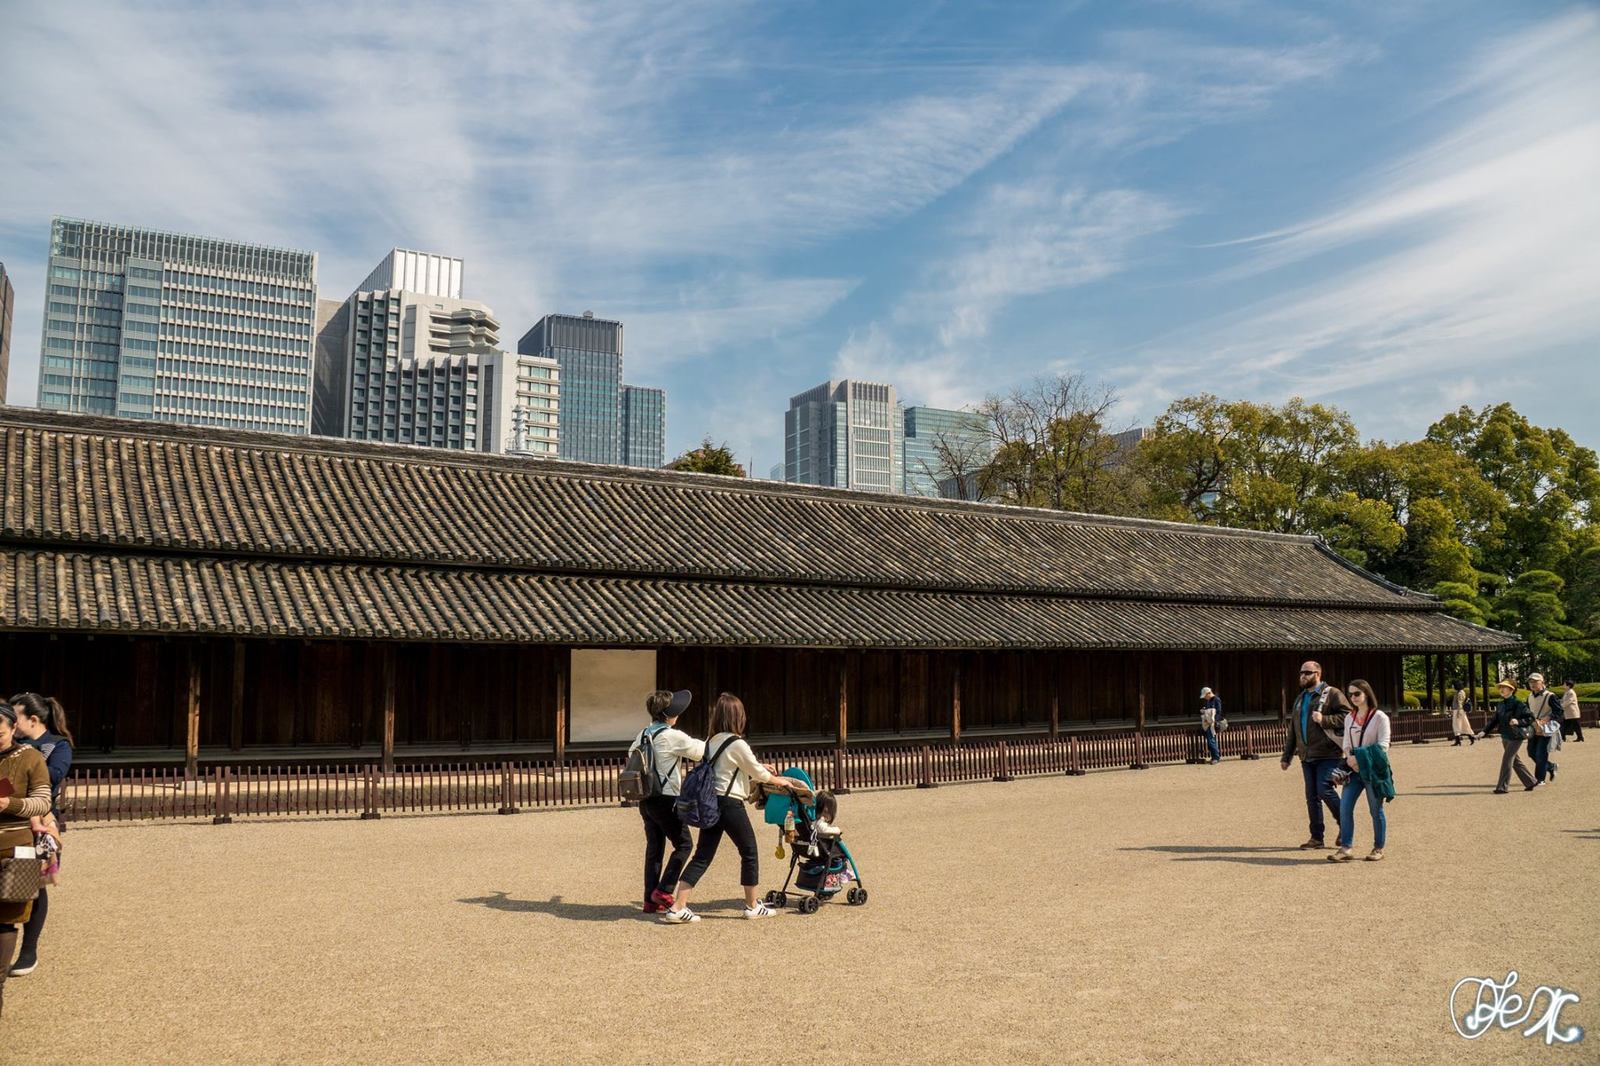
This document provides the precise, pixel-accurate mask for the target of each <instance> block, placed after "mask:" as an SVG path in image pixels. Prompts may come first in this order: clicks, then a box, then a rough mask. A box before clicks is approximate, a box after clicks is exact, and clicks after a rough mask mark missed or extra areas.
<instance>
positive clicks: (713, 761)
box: [708, 733, 739, 797]
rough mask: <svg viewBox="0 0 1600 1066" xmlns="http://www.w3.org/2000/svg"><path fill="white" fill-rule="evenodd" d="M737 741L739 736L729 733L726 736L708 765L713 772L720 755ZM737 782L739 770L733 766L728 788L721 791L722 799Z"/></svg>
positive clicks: (730, 791) (731, 790)
mask: <svg viewBox="0 0 1600 1066" xmlns="http://www.w3.org/2000/svg"><path fill="white" fill-rule="evenodd" d="M738 739H739V734H737V733H730V734H728V739H727V740H724V741H723V742H722V744H721V746H720V747H718V748H717V753H716V754H715V755H713V756H711V761H710V763H709V764H708V765H710V766H711V767H712V769H713V772H714V771H715V769H716V765H717V760H718V759H720V758H722V753H723V752H725V751H727V750H728V747H729V746H730V745H731V744H732V743H733V742H734V741H736V740H738ZM737 780H739V768H738V767H737V766H735V767H734V768H733V773H731V774H729V775H728V787H727V788H725V789H723V790H722V794H723V796H724V797H726V796H728V795H729V794H731V793H732V792H733V783H734V782H735V781H737Z"/></svg>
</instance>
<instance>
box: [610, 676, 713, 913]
mask: <svg viewBox="0 0 1600 1066" xmlns="http://www.w3.org/2000/svg"><path fill="white" fill-rule="evenodd" d="M693 698H694V697H693V695H692V694H691V693H690V692H689V690H688V689H681V690H679V691H677V692H667V691H665V690H662V691H658V692H652V693H650V695H649V696H648V697H647V698H646V699H645V701H644V706H645V710H646V711H648V712H650V724H649V725H648V726H646V727H645V729H644V731H643V732H642V733H640V734H639V735H638V736H637V737H636V738H634V741H633V746H632V747H630V748H629V749H628V755H629V756H630V757H631V756H632V755H633V753H634V752H636V751H639V750H641V749H642V748H644V747H645V745H647V744H648V745H649V751H648V752H647V754H648V755H649V758H648V759H646V760H645V761H644V771H645V772H646V773H649V774H653V775H655V778H656V783H657V785H658V786H659V787H658V789H657V791H656V793H655V794H654V795H652V796H646V797H645V798H644V799H642V800H640V801H639V817H640V818H641V819H643V820H644V912H645V913H646V914H655V913H656V912H658V911H669V910H671V909H672V902H673V900H672V894H671V889H672V886H673V885H676V884H677V883H678V876H679V875H680V874H681V873H683V867H684V864H685V863H687V862H688V861H689V855H690V853H691V852H692V851H693V850H694V839H693V838H692V837H690V836H689V827H688V826H686V825H684V824H683V821H682V820H681V819H680V818H679V817H678V812H677V811H676V810H675V809H674V807H673V805H674V804H675V803H677V802H678V790H679V789H680V788H681V787H682V786H683V760H685V759H689V760H691V761H693V762H699V761H700V760H701V759H704V758H705V757H706V743H705V741H703V740H696V739H694V738H693V737H691V736H690V735H689V734H688V733H685V732H684V731H683V730H681V729H679V728H678V718H679V716H681V715H682V714H683V712H684V711H686V710H688V709H689V701H690V700H692V699H693ZM668 843H671V845H672V854H671V856H666V851H667V844H668ZM664 856H665V857H666V865H665V866H664V867H663V866H662V864H661V860H662V858H663V857H664ZM663 885H665V886H666V888H667V891H662V887H661V886H663Z"/></svg>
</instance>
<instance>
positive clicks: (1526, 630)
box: [1494, 570, 1582, 672]
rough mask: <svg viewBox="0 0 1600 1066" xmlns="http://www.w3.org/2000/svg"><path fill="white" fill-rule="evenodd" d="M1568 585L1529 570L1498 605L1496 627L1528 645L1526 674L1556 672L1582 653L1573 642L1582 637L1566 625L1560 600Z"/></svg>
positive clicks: (1542, 573)
mask: <svg viewBox="0 0 1600 1066" xmlns="http://www.w3.org/2000/svg"><path fill="white" fill-rule="evenodd" d="M1565 584H1566V583H1565V582H1564V581H1562V580H1561V577H1560V575H1558V574H1553V573H1551V572H1550V571H1549V570H1528V571H1525V572H1524V573H1521V574H1518V575H1517V577H1516V580H1514V581H1512V582H1511V584H1510V585H1508V586H1507V587H1506V590H1505V592H1503V593H1502V594H1501V595H1500V598H1499V602H1498V603H1497V604H1495V612H1494V620H1495V622H1496V624H1497V625H1499V627H1500V628H1502V629H1506V630H1509V631H1511V632H1513V633H1516V634H1517V635H1519V636H1520V637H1521V638H1522V639H1523V640H1524V641H1526V642H1527V648H1526V651H1525V653H1524V666H1525V668H1526V669H1527V670H1542V671H1550V672H1556V670H1557V669H1558V668H1560V667H1564V666H1565V665H1566V664H1567V663H1568V662H1570V661H1571V660H1573V659H1575V658H1577V656H1578V655H1579V653H1580V649H1579V648H1578V647H1576V646H1574V643H1573V642H1574V641H1576V640H1578V638H1580V637H1581V636H1582V634H1581V633H1579V631H1578V630H1576V629H1574V628H1573V627H1572V626H1569V625H1567V624H1566V618H1567V611H1566V607H1565V606H1564V605H1563V604H1562V600H1561V593H1562V590H1563V588H1564V586H1565Z"/></svg>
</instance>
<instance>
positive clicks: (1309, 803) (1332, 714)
mask: <svg viewBox="0 0 1600 1066" xmlns="http://www.w3.org/2000/svg"><path fill="white" fill-rule="evenodd" d="M1349 709H1350V704H1349V701H1347V700H1346V699H1345V698H1344V696H1343V694H1341V693H1340V691H1339V690H1338V689H1337V688H1335V687H1334V686H1332V685H1329V684H1327V683H1325V682H1324V681H1323V680H1322V664H1321V663H1319V662H1314V661H1307V662H1303V663H1301V664H1300V695H1299V696H1298V697H1297V698H1296V699H1295V701H1294V705H1293V706H1292V707H1291V708H1290V713H1289V728H1288V730H1287V732H1288V737H1287V741H1286V742H1285V744H1284V746H1283V758H1282V759H1280V760H1279V761H1278V769H1280V770H1288V769H1289V763H1290V761H1291V760H1292V759H1293V758H1294V756H1296V755H1298V756H1300V772H1301V774H1302V775H1303V776H1304V778H1305V786H1306V815H1307V818H1308V820H1309V821H1310V823H1311V836H1310V837H1309V838H1307V840H1306V842H1305V843H1304V844H1301V845H1300V848H1301V850H1303V851H1309V850H1313V849H1316V848H1324V847H1327V845H1326V844H1325V843H1323V839H1324V837H1325V835H1326V825H1325V822H1324V820H1323V815H1322V809H1323V808H1324V807H1326V808H1327V809H1328V810H1329V811H1330V812H1331V813H1332V814H1333V818H1334V821H1336V822H1337V821H1338V820H1339V793H1338V791H1337V790H1336V789H1335V788H1334V787H1333V774H1334V771H1336V770H1337V769H1339V764H1340V763H1341V762H1342V761H1343V758H1344V753H1343V751H1342V750H1341V737H1342V734H1343V731H1344V715H1345V712H1346V711H1348V710H1349Z"/></svg>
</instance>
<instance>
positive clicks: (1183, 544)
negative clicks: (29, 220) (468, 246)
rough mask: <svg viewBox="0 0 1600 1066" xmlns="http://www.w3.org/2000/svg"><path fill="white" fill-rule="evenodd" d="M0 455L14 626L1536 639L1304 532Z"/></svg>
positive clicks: (242, 452) (393, 467)
mask: <svg viewBox="0 0 1600 1066" xmlns="http://www.w3.org/2000/svg"><path fill="white" fill-rule="evenodd" d="M0 464H3V466H0V481H3V484H4V509H3V513H0V549H3V550H4V551H5V552H6V555H5V565H6V566H7V575H8V576H7V578H6V581H7V585H6V596H7V600H6V605H5V606H6V610H5V615H4V618H3V619H0V625H5V626H8V627H29V628H31V627H36V626H48V625H56V626H63V627H69V628H89V629H108V630H127V629H130V628H131V629H158V630H174V631H199V632H215V633H259V634H266V633H293V634H296V635H311V636H330V637H331V636H352V637H378V638H383V637H388V638H401V637H407V638H416V639H428V638H433V639H450V640H475V641H476V640H484V641H515V640H532V641H548V640H559V641H561V642H581V643H612V644H631V643H662V644H667V643H712V644H747V643H748V644H774V645H791V644H792V645H802V646H888V647H892V646H905V647H993V646H1038V647H1145V646H1148V647H1180V646H1182V647H1216V648H1224V647H1301V646H1305V647H1352V648H1355V647H1402V646H1403V647H1410V648H1413V649H1414V650H1422V649H1423V648H1424V647H1427V648H1439V649H1444V648H1446V647H1449V648H1467V647H1474V648H1476V647H1481V646H1490V645H1496V642H1498V644H1497V645H1496V646H1504V645H1505V644H1506V643H1508V641H1509V639H1510V638H1507V637H1506V636H1505V635H1504V634H1496V633H1492V632H1490V631H1487V630H1479V629H1474V628H1472V627H1467V626H1464V625H1463V624H1462V623H1459V622H1455V621H1453V620H1450V619H1447V618H1444V617H1442V616H1437V615H1435V614H1434V611H1435V610H1436V603H1435V601H1434V600H1433V599H1432V598H1430V597H1425V596H1421V595H1419V594H1417V593H1414V592H1411V591H1409V590H1405V589H1400V588H1397V587H1395V586H1392V585H1389V584H1387V583H1385V582H1383V581H1381V580H1379V579H1377V578H1375V577H1374V576H1372V575H1370V574H1367V573H1364V572H1363V571H1360V570H1359V569H1357V568H1355V567H1352V566H1350V565H1349V564H1347V563H1345V562H1344V561H1343V560H1341V559H1340V558H1338V557H1337V556H1336V555H1334V554H1333V553H1332V552H1330V551H1329V550H1328V549H1327V548H1325V547H1324V546H1323V545H1322V544H1320V543H1319V542H1317V541H1315V540H1313V539H1310V538H1306V537H1292V536H1284V535H1275V534H1261V533H1250V532H1243V531H1236V530H1212V529H1204V528H1200V527H1194V526H1182V525H1174V524H1169V523H1154V522H1140V521H1135V520H1127V519H1111V518H1102V517H1096V516H1086V515H1067V514H1060V513H1056V512H1049V511H1037V510H1028V509H1020V508H1011V507H997V506H988V505H980V504H962V503H953V502H948V501H930V500H918V499H906V498H901V497H892V496H881V495H870V494H866V493H852V492H840V491H837V490H828V489H813V488H807V487H803V486H793V485H782V484H775V483H771V482H747V481H740V480H734V479H728V478H714V477H710V476H704V475H694V474H680V473H674V472H668V471H642V470H633V469H627V468H618V467H605V466H593V465H589V464H577V463H558V462H546V461H539V460H530V459H520V458H507V457H501V456H480V455H464V454H460V453H445V452H440V451H435V450H425V449H417V448H404V447H395V446H383V445H367V444H358V443H355V442H351V441H336V440H322V439H317V438H306V437H289V436H282V435H275V434H259V433H241V432H235V431H219V430H207V429H200V428H195V427H184V426H168V425H155V424H150V423H144V422H129V421H124V420H116V419H104V418H90V417H85V416H77V415H63V414H56V413H47V412H38V411H31V410H22V409H15V408H11V409H7V408H0ZM41 567H45V568H46V570H48V571H49V572H48V573H47V572H45V571H43V570H41V569H40V568H41ZM56 573H59V575H60V581H56V580H55V579H54V578H53V577H52V576H51V575H52V574H56ZM1223 607H1226V608H1227V610H1226V611H1219V610H1218V609H1219V608H1223ZM663 613H667V614H670V616H671V617H670V618H662V617H659V616H660V615H661V614H663ZM552 634H553V635H552Z"/></svg>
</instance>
